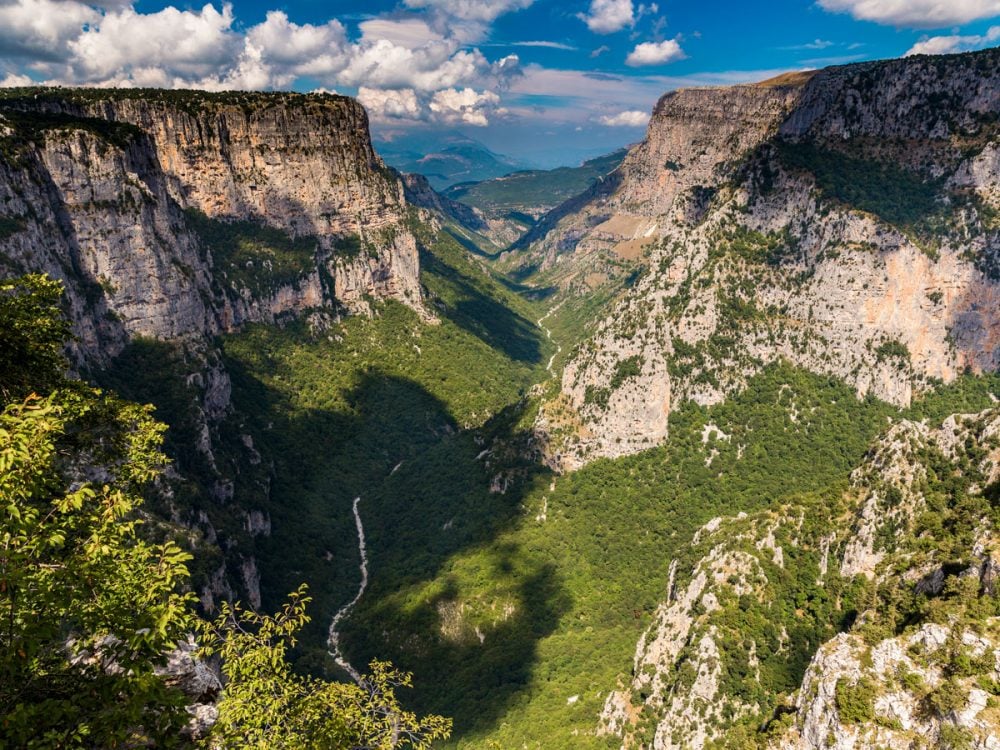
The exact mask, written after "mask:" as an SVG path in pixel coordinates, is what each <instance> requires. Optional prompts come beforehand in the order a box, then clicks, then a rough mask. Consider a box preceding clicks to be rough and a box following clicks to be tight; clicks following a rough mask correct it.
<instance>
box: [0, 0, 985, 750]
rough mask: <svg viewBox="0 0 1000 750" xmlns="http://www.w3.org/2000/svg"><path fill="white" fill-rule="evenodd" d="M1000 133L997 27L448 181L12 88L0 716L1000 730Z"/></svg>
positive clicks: (309, 138) (408, 739) (353, 735)
mask: <svg viewBox="0 0 1000 750" xmlns="http://www.w3.org/2000/svg"><path fill="white" fill-rule="evenodd" d="M413 5H414V6H416V5H417V4H413ZM525 5H530V3H528V4H525ZM643 12H645V11H643ZM651 12H657V11H651ZM640 16H641V13H640ZM270 18H271V16H269V19H270ZM465 20H466V21H467V20H469V19H465ZM638 20H641V19H637V21H636V22H637V23H638ZM285 21H286V22H287V18H286V19H285ZM591 21H593V19H591ZM366 23H367V21H366ZM429 28H430V27H428V29H429ZM675 43H677V42H676V40H675ZM533 44H542V42H537V43H533ZM816 44H819V40H818V41H817V42H816ZM831 44H832V43H831ZM563 46H566V45H563ZM640 46H647V45H640ZM557 47H558V45H557ZM559 49H561V48H559ZM572 49H574V48H572V47H569V48H568V50H563V51H570V50H572ZM637 51H638V48H637ZM668 51H669V50H668ZM643 54H646V55H649V54H653V53H652V52H649V51H648V50H647V51H646V52H645V53H643ZM630 59H632V58H630ZM629 64H630V65H631V63H629ZM528 74H531V71H530V70H529V71H528ZM592 80H594V81H598V80H599V79H598V78H593V79H592ZM595 85H596V84H595ZM372 91H373V90H372V89H368V88H361V89H360V90H359V97H360V98H361V99H362V100H363V101H366V103H367V104H368V105H369V107H372V108H373V112H379V113H380V115H381V116H383V117H384V116H385V112H384V111H381V110H377V109H374V108H375V107H377V105H378V102H379V101H380V100H378V99H377V98H373V97H375V95H374V94H372ZM466 91H467V92H469V93H468V94H466V93H462V92H458V93H456V94H455V96H459V95H461V96H462V97H468V96H471V95H473V94H475V92H474V91H472V90H471V89H467V90H466ZM456 92H457V90H456ZM438 93H439V94H441V93H442V92H438ZM410 94H411V95H412V96H413V101H412V102H410V100H409V99H401V100H400V101H401V102H402V103H401V104H399V106H400V107H403V105H406V106H405V107H404V109H405V111H406V112H410V109H412V107H417V106H418V104H419V102H418V99H417V93H416V92H415V91H414V90H410ZM488 99H489V98H488V97H487V100H488ZM448 101H450V98H449V97H448V96H435V98H434V99H433V100H432V105H431V106H432V108H434V107H436V108H437V109H434V110H433V111H435V112H438V113H440V112H442V111H443V108H444V107H445V106H446V104H447V102H448ZM477 101H479V100H477ZM483 101H486V100H483ZM411 105H412V107H411ZM463 106H464V107H465V109H464V110H462V112H463V113H464V116H465V117H467V118H471V119H470V120H469V121H471V122H473V124H481V123H479V120H478V119H476V118H479V117H485V115H482V114H481V113H480V112H478V110H477V111H473V110H472V109H470V107H473V106H474V105H473V104H466V105H463ZM411 114H412V113H411ZM638 114H640V115H641V114H642V113H638ZM634 115H636V113H629V112H625V113H623V116H626V118H625V119H626V120H634V119H635V117H634ZM612 119H613V118H612ZM608 127H613V125H608ZM393 142H394V143H395V144H396V147H397V148H400V149H402V148H403V145H405V144H403V145H400V144H398V143H396V141H393ZM998 143H1000V50H985V51H979V52H971V53H967V54H955V55H937V56H927V55H915V56H910V57H904V58H900V59H894V60H888V61H874V62H862V63H857V64H849V65H842V66H837V67H831V68H825V69H822V70H815V71H806V72H792V73H786V74H784V75H781V76H778V77H777V78H772V79H770V80H765V81H762V82H759V83H755V84H739V85H733V86H706V87H696V88H682V89H678V90H674V91H670V92H668V93H664V94H663V95H662V96H661V98H660V99H659V100H658V101H657V102H656V104H655V106H654V107H653V109H652V115H651V117H650V119H649V124H648V129H647V132H646V134H645V137H644V138H643V139H642V140H641V142H639V143H636V144H634V145H632V146H631V147H630V148H629V149H628V150H627V152H625V151H616V152H614V153H611V154H608V155H607V156H605V157H599V158H593V159H590V160H588V161H585V162H584V163H583V164H582V166H578V167H562V168H560V169H554V170H542V169H533V170H523V171H520V172H517V173H516V174H512V175H503V176H500V177H495V176H493V175H492V173H491V174H490V175H488V176H489V177H490V179H487V180H484V181H482V182H475V183H471V182H470V183H461V184H458V185H453V186H451V187H450V188H449V189H448V191H447V194H446V195H443V194H440V193H438V192H437V191H435V189H434V187H432V186H433V185H434V184H435V179H436V178H435V177H434V175H419V174H403V173H400V172H399V171H396V170H395V169H392V168H390V167H388V166H386V164H385V163H384V162H383V161H382V159H381V158H380V156H379V155H378V154H377V153H376V152H375V150H374V149H373V147H372V142H371V137H370V134H369V121H368V115H367V113H366V110H365V109H364V107H363V106H362V105H361V103H359V101H357V100H355V99H352V98H349V97H345V96H339V95H334V94H327V93H311V94H294V93H248V92H235V91H234V92H222V93H206V92H200V91H184V90H166V89H139V88H134V89H124V88H122V89H108V88H94V89H88V88H53V87H30V88H4V89H0V395H2V396H3V399H4V410H3V413H2V421H0V468H2V469H3V471H4V475H3V476H2V477H0V501H2V502H0V510H2V512H3V513H4V514H6V515H5V516H4V519H5V520H4V521H3V523H4V524H6V526H4V527H3V531H2V533H0V538H2V539H3V540H5V541H4V545H7V546H4V547H2V549H3V550H8V552H0V607H3V608H6V609H4V611H7V610H9V611H10V613H11V614H10V617H6V616H5V617H0V620H3V621H6V622H7V624H6V625H0V639H6V640H4V641H3V642H5V643H7V642H9V643H10V644H14V645H12V646H11V647H10V648H9V649H7V651H9V654H8V656H7V657H3V659H6V661H3V660H2V659H0V673H2V674H3V675H12V676H13V677H11V679H9V680H0V714H2V716H0V744H4V741H6V740H8V739H9V740H10V743H9V746H11V747H20V746H26V747H34V746H38V747H67V746H73V747H76V746H80V747H91V746H93V747H100V746H112V745H114V746H121V743H124V744H126V745H129V746H133V745H135V746H139V745H142V746H161V745H162V746H168V745H173V744H179V745H181V746H195V745H196V744H197V743H201V744H200V745H199V746H210V747H217V748H227V747H265V746H275V747H277V746H281V747H285V746H287V747H336V748H340V747H344V748H346V747H380V748H383V747H384V748H390V747H391V748H397V747H399V748H402V747H415V748H417V747H420V748H426V747H432V746H433V747H440V748H455V749H456V750H458V749H462V750H470V749H472V748H476V749H480V748H482V749H484V750H485V749H495V748H524V749H528V748H546V749H548V748H553V749H558V748H582V749H583V750H589V749H593V750H601V749H604V750H607V749H611V748H620V749H621V750H639V749H640V748H642V749H645V750H703V749H704V750H723V749H724V748H725V749H729V750H819V749H820V748H835V749H836V750H863V749H870V750H876V749H880V748H885V747H899V748H904V747H905V748H912V749H914V750H916V749H917V748H927V749H929V748H949V749H950V750H1000V578H998V576H1000V536H998V531H997V529H998V524H1000V407H998V403H1000V375H998V369H1000V146H998ZM401 153H403V152H402V151H401ZM405 153H407V154H409V152H405ZM410 156H412V155H410ZM408 158H409V156H408ZM412 161H413V163H416V164H419V163H421V160H420V159H419V158H416V157H414V159H412ZM428 177H430V179H428ZM437 177H438V178H440V175H438V176H437ZM438 181H440V180H438ZM447 182H449V183H450V182H452V181H451V180H449V181H447ZM144 404H151V405H152V406H151V407H147V406H143V405H144ZM9 550H14V552H9ZM5 555H6V556H5ZM303 585H304V587H303ZM290 592H291V593H290ZM236 602H241V603H240V604H237V603H236ZM307 608H308V609H307ZM307 611H308V614H307ZM267 613H277V614H275V615H270V614H267ZM2 670H6V671H2ZM411 679H412V684H413V685H414V686H415V689H414V690H412V691H407V692H406V693H405V694H403V693H402V692H401V693H400V695H399V697H397V695H396V692H395V691H396V690H397V689H401V688H404V687H408V686H409V685H410V684H411ZM11 685H14V686H19V687H16V689H15V688H14V687H9V686H11ZM66 685H70V686H72V689H70V688H66V687H65V686H66ZM109 696H110V697H109ZM102 701H104V702H103V703H102ZM114 706H117V708H115V709H114V711H112V708H110V707H114ZM117 711H120V712H121V714H120V715H119V713H115V712H117ZM67 717H69V718H67ZM70 725H72V727H73V729H72V730H71V729H67V727H68V726H70ZM77 726H81V727H86V731H85V732H84V731H83V730H82V729H81V730H79V732H78V734H79V737H77V735H76V734H72V732H76V731H77V730H76V727H77ZM39 727H41V728H42V729H41V730H39V729H38V728H39ZM42 730H44V731H42ZM39 732H41V734H40V733H39ZM67 732H68V733H69V734H67ZM88 733H91V734H88ZM43 735H44V737H46V738H50V739H51V741H49V739H46V740H45V742H42V741H41V740H38V737H41V736H43ZM67 737H69V738H70V739H72V741H70V739H66V738H67ZM73 738H75V739H73ZM81 738H82V739H81ZM91 738H94V739H93V742H92V741H91ZM276 738H279V739H276ZM331 738H334V739H331ZM341 740H342V741H341ZM39 742H41V744H38V743H39ZM46 742H48V744H45V743H46ZM32 743H35V744H32ZM73 743H76V744H73ZM88 743H89V744H88ZM115 743H118V744H115ZM206 743H207V744H206ZM271 743H274V744H273V745H272V744H271ZM337 743H340V744H337Z"/></svg>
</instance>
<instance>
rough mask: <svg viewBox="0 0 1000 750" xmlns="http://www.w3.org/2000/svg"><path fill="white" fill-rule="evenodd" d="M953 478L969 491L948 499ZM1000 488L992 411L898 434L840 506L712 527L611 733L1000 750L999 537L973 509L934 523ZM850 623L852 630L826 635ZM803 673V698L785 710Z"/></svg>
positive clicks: (658, 621)
mask: <svg viewBox="0 0 1000 750" xmlns="http://www.w3.org/2000/svg"><path fill="white" fill-rule="evenodd" d="M959 477H961V480H960V482H961V484H962V489H961V490H958V491H957V492H956V493H955V494H954V495H953V496H952V497H951V499H943V496H942V491H944V492H945V493H947V492H951V491H954V489H953V488H954V487H956V485H954V484H949V483H951V482H955V481H956V480H957V479H958V478H959ZM998 479H1000V411H998V410H997V409H996V408H993V409H990V410H988V411H986V412H983V413H981V414H977V415H955V416H952V417H949V418H948V419H946V420H944V422H943V424H942V425H941V426H940V427H939V428H937V429H932V428H930V427H929V426H928V425H927V424H926V423H915V422H910V421H902V422H900V423H898V424H896V425H894V426H892V427H891V428H890V429H889V430H888V431H887V432H886V433H885V434H884V435H883V436H882V437H881V438H879V439H878V441H877V442H876V443H875V444H874V445H873V446H872V447H871V449H870V451H869V453H868V455H867V457H866V459H865V461H864V463H863V464H862V465H861V466H860V467H859V468H858V469H857V470H855V472H854V474H853V475H852V478H851V483H852V487H851V490H850V491H849V492H848V493H847V494H846V496H845V497H844V498H843V506H842V507H832V508H831V507H828V506H826V505H824V508H823V509H822V510H820V509H817V508H810V507H809V506H808V505H802V506H797V505H795V504H791V505H788V506H784V507H777V508H772V509H769V510H768V511H766V512H762V513H757V514H753V515H747V514H745V513H740V514H739V515H737V516H735V517H730V518H715V519H713V520H712V521H710V522H709V523H708V524H706V525H705V526H704V527H703V528H702V529H701V530H700V531H699V532H698V533H697V534H696V535H695V537H694V539H693V541H692V545H691V546H692V553H693V557H694V559H695V560H696V562H695V563H694V565H693V566H692V567H690V568H689V569H684V566H683V565H679V564H678V562H677V561H675V562H674V563H673V564H672V566H671V569H670V580H669V582H668V585H667V592H668V598H667V600H666V601H664V602H663V603H662V604H661V605H660V606H659V608H658V609H657V611H656V614H655V616H654V619H653V622H652V623H651V625H650V626H649V628H648V629H647V631H646V632H645V633H644V634H643V636H642V637H641V638H640V640H639V642H638V644H637V646H636V652H635V660H634V665H633V669H632V674H631V678H630V680H628V681H627V682H625V683H624V684H619V685H618V686H617V688H616V689H615V690H613V691H611V692H610V693H609V694H608V697H607V699H606V702H605V707H604V711H603V713H602V716H601V720H600V725H599V732H601V733H605V734H612V735H618V736H620V737H622V739H623V744H622V747H623V748H630V747H646V748H654V749H655V750H668V749H670V750H675V749H676V750H679V749H680V748H685V750H698V749H699V748H702V747H705V746H707V745H708V743H710V742H721V743H722V745H721V746H726V747H728V746H740V745H739V744H738V742H736V739H737V738H738V737H739V732H740V731H743V729H742V728H741V726H740V725H743V726H744V727H745V726H747V725H748V724H749V725H751V726H761V725H762V724H768V723H770V724H773V725H774V726H769V727H768V734H769V736H770V737H772V741H770V744H769V745H768V747H771V748H774V749H777V748H782V749H785V750H792V749H794V750H805V749H806V748H808V749H809V750H821V749H822V748H830V747H832V748H838V749H839V750H849V749H851V748H853V749H854V750H862V749H868V748H871V749H872V750H875V749H876V748H882V747H913V748H931V747H974V748H997V747H1000V717H998V715H997V714H996V710H995V705H994V703H995V698H991V697H990V696H989V695H988V694H987V692H986V690H987V689H989V690H995V687H994V686H995V685H996V684H997V680H1000V618H998V617H996V616H991V613H992V612H995V610H996V609H997V604H996V598H995V597H996V594H997V590H996V588H995V586H993V580H994V578H993V576H994V570H995V567H996V556H997V535H996V529H995V528H994V526H993V524H992V523H991V521H990V520H989V519H988V518H987V517H983V516H979V515H978V513H976V512H973V513H970V515H972V516H973V517H976V518H978V520H977V521H976V522H975V524H974V527H972V528H969V527H968V526H966V527H965V528H963V529H962V530H961V531H960V532H958V533H957V534H954V533H952V534H950V533H948V532H945V531H939V532H937V534H936V535H931V534H929V533H928V532H927V530H926V529H927V528H928V526H927V525H928V523H930V524H933V523H934V521H933V520H930V521H929V520H928V518H929V517H930V516H931V515H932V514H933V515H935V516H936V517H937V518H940V519H942V521H943V524H944V525H945V526H947V524H948V523H949V520H948V519H949V513H950V511H949V507H950V508H954V509H957V508H959V507H960V505H961V503H963V502H964V500H963V499H962V498H963V496H966V495H967V496H973V497H975V496H980V495H984V494H985V495H987V496H989V497H992V496H993V495H992V494H991V493H995V492H996V491H997V487H998V485H997V481H998ZM945 488H952V489H945ZM991 488H992V489H991ZM988 504H989V500H988V499H987V501H986V502H985V503H981V504H980V505H978V506H977V507H978V508H984V507H986V506H987V505H988ZM958 514H959V515H961V514H962V511H958ZM848 519H850V520H848ZM963 523H964V522H963ZM691 557H692V555H687V556H686V557H685V559H690V558H691ZM789 559H790V560H794V563H793V564H792V565H791V566H790V567H786V560H789ZM958 561H961V562H958ZM863 580H868V581H870V582H871V583H870V584H867V585H870V586H872V587H873V588H872V589H871V590H872V591H874V592H876V593H875V594H874V595H873V596H870V597H868V598H864V599H863V601H864V602H865V604H866V607H867V608H866V609H863V611H861V612H858V613H857V616H856V617H855V618H849V619H848V620H847V621H844V620H843V617H844V614H845V612H844V608H843V607H842V605H841V603H840V602H841V600H842V599H846V598H847V597H849V596H850V593H849V592H850V591H852V590H858V589H857V588H856V587H858V586H859V585H865V584H862V581H863ZM958 591H961V592H962V593H961V594H958V593H957V592H958ZM900 592H904V593H900ZM910 596H914V597H923V599H922V600H921V601H923V602H924V604H923V606H921V607H920V608H918V610H917V613H915V614H913V615H911V616H909V617H903V616H902V614H901V613H897V612H895V611H894V609H893V608H895V607H904V606H907V605H906V602H907V601H909V600H908V598H907V597H910ZM823 599H828V600H833V601H834V602H835V604H834V606H833V607H832V608H831V609H830V610H829V613H828V616H826V617H825V618H819V620H816V621H815V622H814V623H813V624H812V625H809V624H808V623H809V619H810V618H811V617H813V614H812V610H811V607H810V606H809V605H808V604H807V603H808V602H818V601H822V600H823ZM910 617H912V620H911V619H910ZM894 618H898V619H894ZM838 620H839V621H840V622H841V627H843V626H844V624H847V630H846V632H839V633H836V634H829V633H828V632H827V631H834V630H835V628H834V624H835V622H837V621H838ZM803 626H805V627H803ZM817 639H818V640H817ZM803 641H806V642H809V641H812V642H813V646H812V649H814V650H815V653H813V651H812V650H808V648H809V647H808V646H806V650H804V649H803ZM796 652H798V653H796ZM807 654H812V656H811V658H808V657H807V661H803V660H802V657H803V656H805V655H807ZM805 663H808V667H807V668H805V669H804V670H803V667H802V666H796V665H803V666H804V664H805ZM796 674H799V675H801V684H800V685H797V687H798V689H797V690H795V692H794V693H793V692H791V691H792V690H794V687H793V686H789V687H787V688H785V689H787V690H789V693H790V694H789V695H787V696H784V697H782V696H777V695H776V694H775V693H776V692H777V691H776V690H775V685H780V684H782V682H784V684H786V685H787V684H788V683H787V682H786V681H787V680H788V679H789V677H794V676H795V675H796ZM762 679H766V680H767V686H765V687H762V688H760V689H758V686H759V684H760V683H761V682H762ZM768 688H770V689H768ZM780 717H784V718H783V719H781V718H780ZM726 742H734V743H735V744H732V745H730V744H726ZM963 742H964V743H965V744H962V743H963Z"/></svg>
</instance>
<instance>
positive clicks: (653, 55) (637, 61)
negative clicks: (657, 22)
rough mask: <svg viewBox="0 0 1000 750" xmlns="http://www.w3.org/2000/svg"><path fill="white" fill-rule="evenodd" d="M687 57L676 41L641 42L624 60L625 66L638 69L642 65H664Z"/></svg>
mask: <svg viewBox="0 0 1000 750" xmlns="http://www.w3.org/2000/svg"><path fill="white" fill-rule="evenodd" d="M685 57H687V55H685V54H684V50H682V49H681V45H680V43H679V42H678V41H677V40H676V39H667V40H665V41H662V42H643V43H642V44H637V45H636V46H635V49H633V50H632V51H631V52H629V55H628V57H626V58H625V64H626V65H628V66H630V67H633V68H638V67H640V66H642V65H663V64H664V63H669V62H674V61H675V60H683V59H684V58H685Z"/></svg>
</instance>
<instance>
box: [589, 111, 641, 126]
mask: <svg viewBox="0 0 1000 750" xmlns="http://www.w3.org/2000/svg"><path fill="white" fill-rule="evenodd" d="M597 120H598V122H600V123H601V124H602V125H608V126H610V127H613V128H642V127H645V126H646V123H648V122H649V113H648V112H640V111H639V110H637V109H636V110H629V111H627V112H619V113H618V114H616V115H604V116H602V117H599V118H597Z"/></svg>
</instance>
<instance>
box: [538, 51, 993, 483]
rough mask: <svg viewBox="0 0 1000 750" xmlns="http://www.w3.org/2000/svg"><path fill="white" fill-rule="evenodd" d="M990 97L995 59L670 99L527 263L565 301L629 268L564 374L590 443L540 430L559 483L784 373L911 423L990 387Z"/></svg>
mask: <svg viewBox="0 0 1000 750" xmlns="http://www.w3.org/2000/svg"><path fill="white" fill-rule="evenodd" d="M998 92H1000V53H998V52H997V51H995V50H992V51H986V52H982V53H974V54H969V55H959V56H951V57H942V58H932V59H928V58H916V59H912V58H911V59H906V60H899V61H891V62H886V63H866V64H863V65H856V66H846V67H842V68H831V69H828V70H824V71H820V72H818V73H815V74H806V75H800V76H792V77H785V78H782V79H776V80H775V81H771V82H765V83H763V84H758V85H756V86H736V87H729V88H709V89H694V90H684V91H678V92H675V93H672V94H668V95H667V96H665V97H664V98H663V99H661V100H660V102H659V103H658V104H657V106H656V108H655V110H654V112H653V117H652V119H651V121H650V125H649V131H648V133H647V137H646V140H645V141H644V142H643V143H642V144H640V145H639V146H637V147H635V148H634V149H633V150H632V151H631V153H630V154H629V155H628V157H627V158H626V160H625V162H624V163H623V164H622V166H621V168H620V169H619V170H618V172H617V173H616V174H615V175H613V176H612V178H609V179H608V180H607V181H605V183H604V184H602V185H600V186H597V188H595V190H594V191H592V193H591V194H590V195H588V196H584V197H583V198H581V199H579V200H577V201H576V203H574V205H572V206H566V207H564V208H563V209H561V210H560V211H558V212H557V213H556V214H554V215H553V216H551V217H549V218H548V219H547V220H544V221H543V222H541V223H540V227H542V229H540V230H539V231H538V232H536V233H535V234H534V235H533V236H532V237H530V238H529V239H528V242H527V246H526V247H525V248H523V249H522V252H523V253H525V254H526V258H527V260H526V261H525V263H528V262H531V263H534V264H537V265H538V266H539V267H541V268H543V269H549V270H550V272H551V273H552V274H553V278H558V279H560V280H561V281H562V283H563V287H564V293H565V294H567V295H572V294H573V293H574V292H575V291H576V289H577V288H578V282H579V280H580V279H584V278H589V277H593V276H598V275H599V274H601V273H602V272H604V271H605V270H606V269H607V268H608V267H612V266H616V265H618V266H620V265H622V264H626V265H629V264H631V265H632V266H633V267H634V268H636V269H637V273H636V276H638V278H637V279H636V280H635V281H634V283H633V284H632V285H631V287H630V288H627V289H626V290H625V291H624V292H623V294H622V295H621V296H620V298H619V300H618V301H617V303H615V304H614V305H613V307H612V309H611V311H610V313H609V314H608V316H607V318H606V319H605V320H604V321H603V322H601V323H600V324H599V325H598V326H597V327H596V329H595V331H594V333H593V334H592V335H591V336H590V338H589V340H587V341H585V342H584V343H583V344H582V345H580V346H579V347H578V348H577V350H576V351H575V352H574V354H573V355H572V356H571V358H570V360H569V362H568V364H567V366H566V367H565V369H564V372H563V377H562V389H561V390H562V394H561V397H560V399H559V401H558V404H559V408H560V410H562V411H565V408H566V406H569V407H570V408H571V409H572V410H575V412H576V415H577V423H578V428H577V429H576V430H575V431H571V432H570V434H569V436H568V437H567V436H565V435H562V436H560V437H558V438H557V437H555V435H554V432H555V431H554V430H553V429H552V419H551V418H550V417H549V415H548V414H547V411H546V410H544V409H543V410H542V413H541V415H540V418H539V422H538V428H539V432H540V433H541V434H542V435H543V437H545V438H547V439H548V441H549V449H548V450H549V453H550V455H552V456H554V463H557V464H559V465H561V466H563V467H564V468H574V467H577V466H579V465H581V464H582V463H584V462H586V461H588V460H590V459H592V458H595V457H600V456H618V455H624V454H627V453H631V452H634V451H636V450H641V449H643V448H645V447H649V446H650V445H653V444H656V443H657V442H659V441H661V440H662V439H663V438H664V437H665V436H666V434H667V429H668V421H669V414H670V412H671V410H672V409H673V408H675V406H677V405H679V404H681V403H683V402H684V401H686V400H688V399H694V400H695V401H697V402H699V403H703V404H709V403H714V402H717V401H720V400H722V399H724V398H725V397H726V395H727V394H729V393H731V392H733V391H734V390H736V389H738V388H740V387H741V386H742V385H743V383H745V381H746V378H747V377H748V376H749V375H751V374H753V373H756V372H758V371H759V370H760V368H761V367H762V366H764V365H766V364H768V363H770V362H773V361H775V360H778V359H785V360H788V361H791V362H792V363H794V364H796V365H799V366H802V367H805V368H807V369H810V370H812V371H814V372H820V373H826V374H830V375H835V376H837V377H839V378H842V379H844V380H846V381H847V382H849V383H851V384H852V385H853V386H854V387H855V388H856V390H857V392H858V394H859V396H864V395H867V394H872V395H874V396H876V397H878V398H881V399H883V400H886V401H889V402H892V403H895V404H899V405H906V404H908V403H909V402H910V400H911V399H912V397H913V395H914V394H915V393H916V392H919V391H920V390H922V389H923V388H925V387H927V384H928V383H932V382H938V381H946V382H947V381H950V380H952V379H953V378H954V377H956V376H957V375H958V374H959V373H961V372H962V371H963V370H964V369H965V368H971V369H972V370H974V371H982V370H995V369H996V368H997V367H998V366H1000V264H998V258H1000V232H998V230H1000V224H998V223H997V222H996V221H995V219H994V217H995V209H994V206H995V205H996V202H997V200H998V195H1000V181H998V178H1000V170H998V158H997V151H996V146H995V138H996V132H997V125H996V118H997V115H998V114H1000V98H998V97H1000V93H998ZM564 432H565V431H564Z"/></svg>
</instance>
